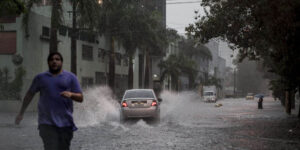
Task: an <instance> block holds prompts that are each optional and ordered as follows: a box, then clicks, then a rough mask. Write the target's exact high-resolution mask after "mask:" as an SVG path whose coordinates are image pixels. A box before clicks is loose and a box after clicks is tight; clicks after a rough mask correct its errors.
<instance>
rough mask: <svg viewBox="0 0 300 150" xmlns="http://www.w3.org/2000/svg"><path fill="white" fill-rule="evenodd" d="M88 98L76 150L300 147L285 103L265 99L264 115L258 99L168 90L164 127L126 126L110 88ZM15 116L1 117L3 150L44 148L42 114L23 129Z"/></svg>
mask: <svg viewBox="0 0 300 150" xmlns="http://www.w3.org/2000/svg"><path fill="white" fill-rule="evenodd" d="M84 95H85V101H84V103H81V104H76V105H75V107H74V119H75V122H76V124H77V126H78V128H79V129H78V131H76V132H75V134H74V138H73V140H72V146H71V149H72V150H100V149H101V150H106V149H107V150H114V149H125V150H140V149H143V150H144V149H145V150H148V149H149V150H150V149H155V150H158V149H159V150H169V149H172V150H173V149H178V150H183V149H184V150H185V149H186V150H193V149H195V150H199V149H207V150H210V149H215V150H222V149H224V150H232V149H237V150H243V149H245V150H248V149H251V150H252V149H278V150H279V149H291V150H295V149H299V148H300V124H299V121H298V120H297V118H296V117H295V114H296V113H297V112H298V110H297V109H296V110H293V114H292V115H291V116H287V115H286V114H285V112H284V108H283V107H282V106H281V105H280V102H279V101H274V100H273V99H271V98H265V100H264V109H262V110H258V109H257V100H245V99H243V98H239V99H221V100H218V101H217V103H204V102H203V101H201V99H200V97H199V96H198V95H197V93H194V92H181V93H175V92H170V91H164V92H162V94H161V97H162V99H163V102H162V103H161V120H160V123H154V122H151V121H149V120H142V119H139V120H129V121H127V122H125V123H123V124H120V123H119V107H120V106H119V104H118V102H117V100H115V99H114V98H112V96H111V91H110V90H109V89H108V88H107V87H95V88H91V89H88V90H86V91H85V92H84ZM216 104H219V105H216ZM220 104H222V105H220ZM217 106H218V107H217ZM296 106H298V104H297V105H296ZM14 116H15V114H13V113H0V121H1V122H0V133H1V134H0V149H1V150H2V149H3V150H19V149H25V150H40V149H42V142H41V139H40V138H39V135H38V131H37V123H36V122H37V120H36V117H37V115H36V113H26V115H25V117H24V120H23V122H22V124H21V125H19V126H16V125H13V120H14Z"/></svg>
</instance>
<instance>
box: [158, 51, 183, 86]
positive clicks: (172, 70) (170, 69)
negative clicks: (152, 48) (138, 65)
mask: <svg viewBox="0 0 300 150" xmlns="http://www.w3.org/2000/svg"><path fill="white" fill-rule="evenodd" d="M180 65H181V64H180V58H178V57H177V56H176V55H175V54H171V55H170V56H169V57H168V58H167V59H166V60H164V61H162V62H161V63H159V65H158V66H159V67H160V68H161V69H162V70H163V71H162V74H161V78H160V80H161V82H162V81H163V80H165V79H166V78H167V80H168V86H169V87H168V88H169V89H178V82H177V81H178V77H179V75H180V74H181V67H180ZM170 83H172V87H170Z"/></svg>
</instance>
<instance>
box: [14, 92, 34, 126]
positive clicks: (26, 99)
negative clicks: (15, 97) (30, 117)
mask: <svg viewBox="0 0 300 150" xmlns="http://www.w3.org/2000/svg"><path fill="white" fill-rule="evenodd" d="M33 96H34V94H33V93H31V92H29V91H28V92H27V93H26V95H25V97H24V99H23V103H22V107H21V110H20V112H19V114H18V115H17V117H16V120H15V124H20V122H21V121H22V119H23V114H24V112H25V110H26V108H27V106H28V105H29V104H30V102H31V100H32V98H33Z"/></svg>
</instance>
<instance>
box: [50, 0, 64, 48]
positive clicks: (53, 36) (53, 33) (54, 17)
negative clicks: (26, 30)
mask: <svg viewBox="0 0 300 150" xmlns="http://www.w3.org/2000/svg"><path fill="white" fill-rule="evenodd" d="M52 2H53V4H52V13H51V28H50V44H49V52H50V53H52V52H57V51H58V50H57V44H58V41H57V29H58V27H59V19H60V16H59V11H58V9H59V5H60V4H59V3H61V1H60V0H55V1H52Z"/></svg>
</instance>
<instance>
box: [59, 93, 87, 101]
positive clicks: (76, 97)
mask: <svg viewBox="0 0 300 150" xmlns="http://www.w3.org/2000/svg"><path fill="white" fill-rule="evenodd" d="M60 95H61V96H63V97H65V98H70V99H72V100H74V101H76V102H79V103H81V102H83V95H82V93H74V92H69V91H64V92H61V93H60Z"/></svg>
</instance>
